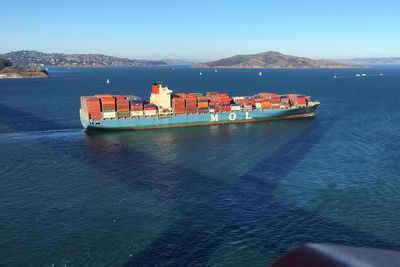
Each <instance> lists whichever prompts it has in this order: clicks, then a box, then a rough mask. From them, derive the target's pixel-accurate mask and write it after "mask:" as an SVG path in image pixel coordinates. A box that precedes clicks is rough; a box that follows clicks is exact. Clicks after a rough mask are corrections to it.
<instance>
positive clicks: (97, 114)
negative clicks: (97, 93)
mask: <svg viewBox="0 0 400 267" xmlns="http://www.w3.org/2000/svg"><path fill="white" fill-rule="evenodd" d="M81 109H82V110H83V111H84V112H86V113H87V114H88V119H91V120H100V119H101V108H100V99H98V98H97V97H93V96H82V97H81Z"/></svg>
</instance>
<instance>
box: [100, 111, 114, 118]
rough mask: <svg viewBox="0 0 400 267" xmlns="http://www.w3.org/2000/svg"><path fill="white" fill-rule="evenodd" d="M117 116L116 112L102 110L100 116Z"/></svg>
mask: <svg viewBox="0 0 400 267" xmlns="http://www.w3.org/2000/svg"><path fill="white" fill-rule="evenodd" d="M116 116H117V114H116V112H103V113H102V117H103V119H112V118H115V117H116Z"/></svg>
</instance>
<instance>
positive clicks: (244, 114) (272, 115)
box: [81, 103, 319, 130]
mask: <svg viewBox="0 0 400 267" xmlns="http://www.w3.org/2000/svg"><path fill="white" fill-rule="evenodd" d="M318 105H319V103H314V104H313V105H309V106H307V107H296V108H289V109H266V110H252V111H233V112H216V113H195V114H182V115H158V116H148V117H133V118H119V119H117V118H116V119H103V120H85V119H84V116H82V114H81V123H82V126H83V128H84V129H85V130H146V129H159V128H176V127H191V126H205V125H218V124H228V123H249V122H257V121H266V120H278V119H292V118H305V117H312V116H314V111H315V109H316V108H317V107H318ZM81 112H82V111H81Z"/></svg>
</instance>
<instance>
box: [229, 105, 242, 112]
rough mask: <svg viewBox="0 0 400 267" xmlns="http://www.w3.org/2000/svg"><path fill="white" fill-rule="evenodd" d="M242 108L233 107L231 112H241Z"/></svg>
mask: <svg viewBox="0 0 400 267" xmlns="http://www.w3.org/2000/svg"><path fill="white" fill-rule="evenodd" d="M241 109H242V108H241V107H240V106H239V105H238V106H231V111H240V110H241Z"/></svg>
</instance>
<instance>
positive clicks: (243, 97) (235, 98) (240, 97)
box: [233, 96, 246, 102]
mask: <svg viewBox="0 0 400 267" xmlns="http://www.w3.org/2000/svg"><path fill="white" fill-rule="evenodd" d="M244 99H246V97H245V96H234V97H233V101H235V102H236V101H237V100H244Z"/></svg>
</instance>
